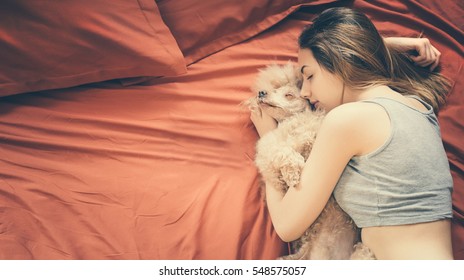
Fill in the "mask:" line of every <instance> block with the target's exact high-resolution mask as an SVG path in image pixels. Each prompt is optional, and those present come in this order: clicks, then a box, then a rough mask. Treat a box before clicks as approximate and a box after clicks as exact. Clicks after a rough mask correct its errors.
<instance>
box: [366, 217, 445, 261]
mask: <svg viewBox="0 0 464 280" xmlns="http://www.w3.org/2000/svg"><path fill="white" fill-rule="evenodd" d="M361 235H362V241H363V243H364V244H365V245H366V246H368V247H369V248H370V249H371V250H372V251H373V252H374V254H375V255H376V257H377V258H378V259H452V257H453V255H452V247H451V225H450V220H449V219H444V220H439V221H434V222H427V223H419V224H410V225H394V226H375V227H366V228H363V229H362V232H361Z"/></svg>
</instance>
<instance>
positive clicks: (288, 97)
mask: <svg viewBox="0 0 464 280" xmlns="http://www.w3.org/2000/svg"><path fill="white" fill-rule="evenodd" d="M285 97H286V98H287V99H289V100H290V99H293V98H294V97H295V96H293V94H290V93H287V94H285Z"/></svg>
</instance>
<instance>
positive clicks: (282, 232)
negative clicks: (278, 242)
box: [274, 225, 303, 242]
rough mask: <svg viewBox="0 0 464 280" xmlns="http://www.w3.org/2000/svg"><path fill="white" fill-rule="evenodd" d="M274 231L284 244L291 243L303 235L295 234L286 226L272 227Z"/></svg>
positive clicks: (293, 230) (294, 231)
mask: <svg viewBox="0 0 464 280" xmlns="http://www.w3.org/2000/svg"><path fill="white" fill-rule="evenodd" d="M274 230H275V232H276V233H277V235H278V236H279V237H280V239H282V241H284V242H292V241H295V240H296V239H298V238H300V237H301V235H302V234H303V233H300V232H297V231H296V230H295V229H292V228H289V227H288V226H286V225H274Z"/></svg>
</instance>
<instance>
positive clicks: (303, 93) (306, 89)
mask: <svg viewBox="0 0 464 280" xmlns="http://www.w3.org/2000/svg"><path fill="white" fill-rule="evenodd" d="M300 96H301V97H303V98H306V99H309V98H310V97H311V91H310V90H309V86H307V84H306V83H305V82H303V85H302V86H301V90H300Z"/></svg>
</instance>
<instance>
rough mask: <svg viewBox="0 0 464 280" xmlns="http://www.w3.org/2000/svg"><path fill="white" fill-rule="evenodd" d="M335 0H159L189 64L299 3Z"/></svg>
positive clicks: (257, 29) (277, 18)
mask: <svg viewBox="0 0 464 280" xmlns="http://www.w3.org/2000/svg"><path fill="white" fill-rule="evenodd" d="M335 1H336V0H313V1H307V0H306V1H305V0H247V1H243V0H215V1H204V0H156V2H157V3H158V7H159V9H160V11H161V15H162V17H163V19H164V20H165V22H166V25H167V26H168V27H169V29H170V30H171V32H172V34H173V35H174V37H175V38H176V40H177V42H178V44H179V46H180V48H181V50H182V52H183V54H184V56H185V59H186V61H187V64H190V63H193V62H195V61H197V60H199V59H201V58H204V57H206V56H208V55H210V54H212V53H214V52H217V51H219V50H221V49H223V48H225V47H228V46H230V45H233V44H236V43H239V42H242V41H244V40H246V39H248V38H250V37H252V36H254V35H256V34H258V33H260V32H262V31H264V30H266V29H267V28H269V27H271V26H273V25H274V24H276V23H278V22H279V21H281V20H282V19H284V18H285V17H286V16H287V15H289V14H290V13H292V12H293V11H294V10H296V9H297V8H298V7H299V6H303V5H304V6H312V5H320V4H327V3H332V2H335ZM303 2H309V3H305V4H302V3H303Z"/></svg>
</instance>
